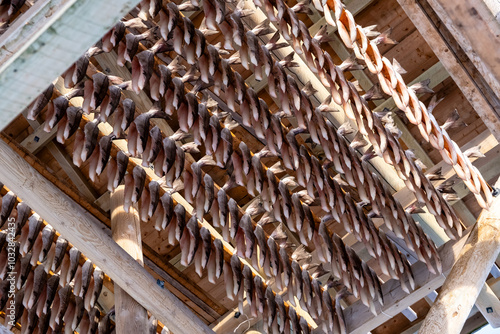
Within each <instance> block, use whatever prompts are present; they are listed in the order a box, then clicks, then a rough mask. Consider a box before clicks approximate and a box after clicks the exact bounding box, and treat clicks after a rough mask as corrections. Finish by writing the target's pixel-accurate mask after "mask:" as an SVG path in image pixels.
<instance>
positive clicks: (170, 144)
mask: <svg viewBox="0 0 500 334" xmlns="http://www.w3.org/2000/svg"><path fill="white" fill-rule="evenodd" d="M163 151H164V153H165V160H164V162H163V172H164V173H165V174H166V173H168V172H169V171H170V169H171V168H172V167H174V164H175V156H176V152H177V146H176V145H175V141H174V140H172V139H171V138H170V137H165V138H164V139H163Z"/></svg>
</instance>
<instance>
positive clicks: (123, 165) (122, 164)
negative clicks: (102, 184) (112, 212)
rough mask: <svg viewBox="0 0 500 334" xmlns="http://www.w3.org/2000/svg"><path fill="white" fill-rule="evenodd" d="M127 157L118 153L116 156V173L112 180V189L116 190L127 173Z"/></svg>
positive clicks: (120, 152)
mask: <svg viewBox="0 0 500 334" xmlns="http://www.w3.org/2000/svg"><path fill="white" fill-rule="evenodd" d="M128 161H129V157H128V156H127V155H126V154H125V153H124V152H123V151H118V153H117V155H116V163H117V172H116V176H115V179H114V187H115V188H117V187H118V185H119V184H120V183H121V182H122V181H123V179H124V177H125V173H126V171H127V166H128Z"/></svg>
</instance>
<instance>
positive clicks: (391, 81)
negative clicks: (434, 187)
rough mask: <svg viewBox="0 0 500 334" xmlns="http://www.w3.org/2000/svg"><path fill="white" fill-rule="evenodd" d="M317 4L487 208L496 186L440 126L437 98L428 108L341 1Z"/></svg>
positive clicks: (410, 119)
mask: <svg viewBox="0 0 500 334" xmlns="http://www.w3.org/2000/svg"><path fill="white" fill-rule="evenodd" d="M313 3H314V7H315V8H316V9H317V10H318V11H320V12H323V13H324V15H325V18H326V21H327V22H328V24H329V25H331V26H334V27H338V32H339V36H340V38H341V40H342V42H343V43H344V45H345V46H346V47H347V48H349V49H353V50H354V54H355V56H356V57H357V58H358V59H363V60H364V61H365V63H366V64H367V67H368V69H369V71H370V72H371V73H373V74H375V75H376V76H377V78H378V80H379V83H380V87H381V88H382V90H383V91H384V92H385V93H386V94H388V95H389V96H392V97H393V98H394V102H395V104H396V105H397V107H398V108H399V109H400V110H402V111H403V113H404V114H405V116H406V118H407V119H408V120H409V121H410V122H411V123H413V124H415V125H416V126H417V127H418V129H419V131H420V133H421V135H422V137H423V138H424V139H425V140H426V141H428V142H429V143H430V144H431V145H432V146H433V147H434V148H436V149H437V150H438V151H439V153H440V154H441V157H442V158H443V161H445V162H446V163H447V164H450V165H452V166H453V168H454V169H455V172H456V173H457V175H458V177H460V178H461V179H462V180H463V181H464V184H465V185H466V186H467V187H468V188H469V190H470V191H471V192H472V193H473V194H474V196H475V197H476V199H477V201H478V203H479V205H480V206H481V207H482V208H484V209H487V208H488V207H489V205H490V203H491V201H492V198H493V197H492V188H491V186H490V185H489V184H488V183H487V182H486V181H485V180H484V178H483V176H482V175H481V173H480V172H479V170H478V169H477V168H476V167H475V166H473V165H472V163H471V161H470V160H469V159H468V156H467V155H466V154H465V152H462V151H461V149H460V148H459V147H458V145H457V143H456V142H454V141H453V140H452V139H451V138H450V135H449V134H448V132H447V130H448V129H447V128H446V126H445V125H446V124H445V125H443V126H439V124H438V123H437V121H436V119H435V118H434V116H433V114H432V111H433V108H434V107H435V103H434V102H435V101H431V102H430V103H429V105H428V106H427V107H426V106H425V105H424V104H423V103H422V102H421V101H419V99H418V96H417V93H418V91H416V90H415V89H414V87H408V86H407V85H406V83H405V82H404V80H403V78H402V77H401V74H403V73H405V72H401V69H400V68H399V66H397V64H396V63H395V64H391V63H390V62H389V61H388V60H387V59H386V58H385V57H383V56H382V55H381V53H380V51H379V49H378V46H377V44H378V43H377V42H376V41H377V40H376V39H375V40H371V41H370V40H368V37H367V36H368V35H370V34H371V31H370V29H369V28H363V27H361V26H359V25H357V24H356V22H355V20H354V16H353V15H352V14H351V13H350V12H349V11H348V10H347V9H346V8H345V6H344V5H343V4H342V2H341V1H340V0H335V1H331V2H328V3H320V2H318V1H315V2H313ZM332 11H333V15H332Z"/></svg>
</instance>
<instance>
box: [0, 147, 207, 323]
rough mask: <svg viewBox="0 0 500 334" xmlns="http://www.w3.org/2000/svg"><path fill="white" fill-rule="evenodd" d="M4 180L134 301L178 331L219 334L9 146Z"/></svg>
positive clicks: (0, 154)
mask: <svg viewBox="0 0 500 334" xmlns="http://www.w3.org/2000/svg"><path fill="white" fill-rule="evenodd" d="M0 166H1V168H0V181H1V182H3V183H5V184H6V185H7V186H8V187H9V188H11V189H12V190H13V191H14V192H15V193H16V194H18V195H19V196H20V197H22V198H23V199H24V200H25V201H26V203H28V205H30V207H31V208H33V209H34V210H35V211H36V212H37V213H38V214H40V215H41V216H42V217H44V218H45V219H47V220H48V221H50V222H51V225H52V226H53V227H54V228H55V229H57V230H58V231H59V232H60V233H61V234H62V235H64V237H65V238H66V239H67V240H68V241H70V242H71V243H72V244H73V245H74V246H75V247H77V248H78V249H79V250H81V251H82V253H84V254H86V255H87V256H88V257H89V259H91V260H92V262H94V263H95V264H96V265H97V266H99V267H100V268H101V269H102V270H103V271H104V272H106V273H107V274H108V275H109V277H110V278H111V279H112V280H113V281H114V282H115V283H116V284H118V285H119V286H120V287H122V288H123V289H125V290H126V291H127V292H128V293H129V294H130V296H131V297H133V298H134V299H135V300H137V301H138V302H139V303H141V305H142V306H144V307H145V308H146V309H148V310H149V311H150V312H151V313H153V314H154V315H155V316H156V317H157V318H158V319H159V320H160V321H162V322H163V323H165V324H168V325H169V328H171V329H172V331H173V332H174V333H213V331H212V330H211V329H210V328H209V327H208V326H206V325H205V324H204V323H203V322H202V321H201V320H200V319H199V318H198V317H196V316H194V315H193V314H192V312H191V311H190V310H189V309H188V308H187V307H186V306H185V305H184V304H183V303H182V302H180V301H179V300H178V299H177V298H176V297H175V296H173V295H172V293H171V292H169V291H167V290H165V289H162V288H160V287H159V286H158V285H157V284H156V281H155V280H154V279H153V277H152V276H151V275H150V274H149V273H148V272H147V271H146V269H144V268H143V267H142V266H141V265H140V264H139V263H137V262H136V261H135V260H133V259H132V258H131V257H130V255H129V254H127V252H126V251H125V250H123V249H122V248H121V247H120V246H118V245H117V244H116V243H115V242H114V241H113V240H112V239H111V238H110V237H109V236H107V235H106V234H104V233H102V231H101V229H100V227H99V221H98V220H97V219H95V218H94V217H93V216H91V215H90V214H89V213H88V212H87V211H85V210H83V209H82V208H81V207H80V206H79V205H78V204H77V203H75V202H74V201H73V200H71V199H70V198H69V197H68V196H66V195H65V194H64V193H63V192H62V191H61V190H59V189H58V188H57V187H56V186H54V185H53V184H52V183H50V182H49V181H48V180H46V179H45V178H44V177H42V176H41V175H40V174H39V173H38V172H37V171H36V170H35V169H34V168H33V167H31V166H30V165H29V164H28V163H27V162H26V161H25V160H24V159H23V158H22V157H20V156H19V155H17V154H16V153H15V152H14V151H13V150H12V149H11V148H10V147H9V146H8V145H7V144H6V143H4V142H0Z"/></svg>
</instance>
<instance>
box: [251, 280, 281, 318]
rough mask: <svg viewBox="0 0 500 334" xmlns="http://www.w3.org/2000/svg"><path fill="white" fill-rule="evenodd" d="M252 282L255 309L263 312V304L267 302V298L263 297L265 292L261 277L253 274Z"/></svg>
mask: <svg viewBox="0 0 500 334" xmlns="http://www.w3.org/2000/svg"><path fill="white" fill-rule="evenodd" d="M253 282H254V287H255V300H256V304H257V311H258V312H259V313H261V314H262V313H264V305H265V303H266V302H267V298H266V297H265V293H266V292H265V291H264V282H263V281H262V278H261V277H260V276H259V275H255V277H254V278H253ZM273 297H274V295H273ZM275 309H276V308H275ZM275 312H276V311H275Z"/></svg>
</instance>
